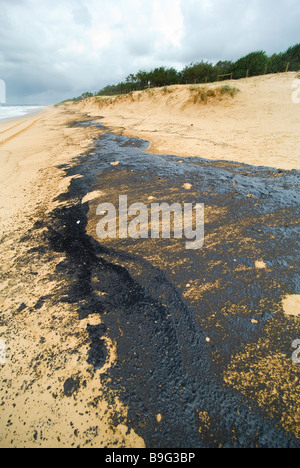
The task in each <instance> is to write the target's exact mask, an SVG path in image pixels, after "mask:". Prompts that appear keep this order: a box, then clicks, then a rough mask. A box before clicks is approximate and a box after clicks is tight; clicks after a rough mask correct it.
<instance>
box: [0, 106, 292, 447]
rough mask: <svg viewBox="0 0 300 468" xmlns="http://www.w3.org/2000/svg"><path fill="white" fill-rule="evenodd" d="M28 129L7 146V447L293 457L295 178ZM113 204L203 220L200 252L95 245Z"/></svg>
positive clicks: (101, 134) (100, 136) (46, 126)
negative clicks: (267, 452)
mask: <svg viewBox="0 0 300 468" xmlns="http://www.w3.org/2000/svg"><path fill="white" fill-rule="evenodd" d="M75 121H77V124H76V123H75ZM82 121H84V122H83V123H80V122H82ZM31 124H32V125H31ZM24 125H25V124H24ZM28 125H29V126H28V128H27V130H24V132H23V133H22V134H21V135H17V136H16V137H15V138H11V139H10V140H9V141H6V142H5V143H4V144H2V145H1V137H2V138H3V139H4V136H3V135H5V134H2V135H1V134H0V145H1V146H0V156H1V157H2V158H3V159H2V160H3V161H6V162H5V163H3V165H4V168H3V173H2V174H3V176H2V177H3V179H2V185H1V191H2V193H1V195H2V198H1V199H2V200H3V201H5V203H4V202H3V203H2V206H1V228H2V233H1V265H2V267H1V269H2V271H1V295H2V306H1V315H0V319H1V323H0V331H1V334H0V339H3V340H5V342H6V364H5V365H3V366H1V369H0V371H1V381H0V405H1V406H0V428H1V429H0V446H2V447H6V446H11V447H14V446H17V447H23V446H25V447H39V446H42V447H47V446H57V447H76V446H80V447H128V448H129V447H143V446H147V447H153V448H154V447H168V448H172V447H175V448H179V447H185V448H187V447H299V444H300V443H299V439H300V433H299V427H300V425H299V422H300V420H299V416H300V415H299V394H298V390H297V389H298V386H297V382H298V379H299V366H297V365H295V364H293V362H292V359H291V357H292V353H293V348H292V343H293V341H294V340H295V339H296V338H297V337H298V336H297V335H298V330H299V318H298V317H297V315H292V314H291V313H289V312H290V309H289V307H293V305H292V306H290V304H295V303H297V302H295V301H297V300H296V297H297V295H298V294H299V291H300V285H299V271H298V269H299V246H298V241H297V239H299V229H298V226H297V224H298V223H299V171H297V170H291V171H286V170H284V169H274V168H263V167H255V166H250V165H245V164H241V163H230V162H226V161H214V162H212V161H209V160H208V159H203V158H194V157H187V158H182V157H178V156H174V155H157V154H152V153H149V152H147V153H145V152H144V151H145V150H147V149H148V148H149V143H148V142H147V141H145V140H139V139H137V138H130V137H127V136H122V135H117V134H116V133H114V132H112V131H109V130H107V129H105V128H103V127H102V126H101V124H100V125H99V124H93V123H92V122H91V121H90V120H89V119H88V118H87V117H84V115H80V114H79V112H78V110H77V111H75V110H74V109H73V110H71V109H70V108H69V107H64V108H59V109H50V110H49V111H47V112H46V113H45V114H44V115H43V117H41V118H40V119H39V120H38V121H35V120H34V118H32V120H28ZM25 126H27V124H26V125H25ZM14 130H15V131H17V130H20V129H18V127H16V128H15V129H14ZM0 131H1V128H0ZM10 131H11V130H10ZM9 135H10V136H11V134H9ZM54 141H55V145H53V142H54ZM119 194H127V195H128V199H129V204H130V203H132V202H136V201H139V202H143V203H145V204H146V205H147V206H149V205H150V203H151V201H153V200H155V201H157V202H163V201H166V202H167V203H169V204H171V203H172V202H179V203H183V202H194V201H195V200H197V201H198V202H200V203H204V204H205V245H204V247H203V249H200V250H198V251H187V250H186V249H185V244H184V242H183V241H180V240H177V239H170V240H166V239H153V240H149V239H148V240H145V239H144V240H143V239H138V240H132V239H118V240H110V239H107V240H105V241H99V239H97V236H96V224H97V221H98V219H99V217H97V216H96V208H97V206H98V204H99V203H100V202H101V203H102V202H105V201H107V202H110V203H114V204H116V205H117V200H118V196H119ZM149 197H151V201H150V199H149ZM7 200H9V203H7Z"/></svg>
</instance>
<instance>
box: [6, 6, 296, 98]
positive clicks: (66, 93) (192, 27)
mask: <svg viewBox="0 0 300 468" xmlns="http://www.w3.org/2000/svg"><path fill="white" fill-rule="evenodd" d="M299 24H300V2H299V0H285V1H284V2H283V1H282V0H273V1H271V0H247V1H246V0H240V1H239V2H236V1H233V0H201V1H199V0H114V2H112V1H111V0H101V1H99V0H76V2H74V0H60V1H58V0H13V1H12V0H0V78H2V79H4V80H5V81H6V84H7V98H8V102H14V103H16V102H20V103H22V102H26V103H28V102H30V101H31V102H34V103H41V104H47V103H51V102H57V101H59V100H62V99H65V98H68V97H73V96H76V95H79V94H81V93H82V92H84V91H87V90H91V91H96V90H99V89H100V88H102V87H103V86H105V85H106V84H108V83H113V82H117V81H119V80H121V79H123V78H124V77H125V76H127V75H128V74H129V73H131V72H136V71H137V70H139V69H141V68H145V69H150V68H152V67H154V66H160V65H163V64H166V65H168V66H175V67H177V68H181V67H184V66H185V65H186V64H188V63H190V62H191V61H200V60H202V59H204V60H209V61H217V60H219V59H236V58H238V57H241V56H242V55H244V54H246V53H248V52H250V51H253V50H258V49H264V50H266V51H267V52H268V53H269V54H272V53H274V52H279V51H284V50H286V49H287V48H288V47H289V46H290V45H293V44H295V43H297V42H299Z"/></svg>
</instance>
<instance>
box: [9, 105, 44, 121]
mask: <svg viewBox="0 0 300 468" xmlns="http://www.w3.org/2000/svg"><path fill="white" fill-rule="evenodd" d="M44 108H45V107H44V106H0V122H6V121H8V120H13V119H17V118H19V117H25V116H27V115H31V114H36V113H38V112H41V111H42V110H43V109H44Z"/></svg>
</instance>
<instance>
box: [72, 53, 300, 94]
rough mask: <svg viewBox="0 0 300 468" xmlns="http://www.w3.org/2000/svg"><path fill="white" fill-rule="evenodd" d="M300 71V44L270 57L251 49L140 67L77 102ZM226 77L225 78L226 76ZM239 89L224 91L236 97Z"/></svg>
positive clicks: (166, 91)
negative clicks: (224, 57)
mask: <svg viewBox="0 0 300 468" xmlns="http://www.w3.org/2000/svg"><path fill="white" fill-rule="evenodd" d="M287 69H288V70H289V71H300V44H297V45H295V46H293V47H290V48H289V49H288V50H287V51H286V52H284V53H279V54H274V55H272V56H271V57H268V56H267V54H266V53H265V52H264V51H258V52H252V53H251V54H248V55H246V56H245V57H242V58H241V59H239V60H237V61H236V62H231V61H220V62H218V63H217V64H216V65H213V64H212V63H208V62H203V61H202V62H198V63H191V64H190V65H188V66H186V67H185V68H184V69H183V70H181V71H178V70H176V69H175V68H166V67H159V68H155V69H154V70H151V71H150V72H147V71H143V70H140V71H139V72H138V73H136V74H130V75H128V76H127V78H126V80H125V81H124V82H121V83H118V84H116V85H108V86H106V87H105V88H103V89H101V90H100V91H98V92H96V93H89V92H87V93H83V94H82V95H81V96H79V97H78V98H74V99H73V100H74V101H80V100H82V99H86V98H88V97H92V96H113V95H122V94H129V93H131V92H133V91H140V90H144V89H147V88H150V87H151V88H157V87H162V88H163V89H164V91H163V92H164V93H168V92H170V90H169V88H168V87H169V86H171V85H176V84H194V85H195V84H197V83H198V84H200V83H212V82H215V81H217V80H221V79H223V78H224V77H222V76H221V75H226V74H231V73H232V78H233V79H234V80H237V79H240V78H245V77H247V76H259V75H264V74H266V73H282V72H285V71H287ZM225 78H226V77H225ZM237 91H238V90H237V88H231V90H230V91H228V90H225V88H224V93H223V94H225V93H229V94H231V95H232V96H234V95H235V94H236V93H237ZM200 99H201V100H203V101H205V100H206V99H207V96H205V93H204V92H202V98H201V93H200Z"/></svg>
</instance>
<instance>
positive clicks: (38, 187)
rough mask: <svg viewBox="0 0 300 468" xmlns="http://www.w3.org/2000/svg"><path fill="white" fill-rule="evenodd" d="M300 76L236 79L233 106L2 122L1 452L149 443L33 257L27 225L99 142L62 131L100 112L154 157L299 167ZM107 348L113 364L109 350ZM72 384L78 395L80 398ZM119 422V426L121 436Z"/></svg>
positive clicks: (152, 99) (123, 101) (73, 111)
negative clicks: (129, 423) (298, 97)
mask: <svg viewBox="0 0 300 468" xmlns="http://www.w3.org/2000/svg"><path fill="white" fill-rule="evenodd" d="M295 78H296V74H293V73H289V74H282V75H278V76H266V77H260V78H251V79H248V80H241V81H238V82H234V83H233V85H234V86H238V87H239V89H240V90H241V92H240V93H239V94H238V95H237V96H236V97H235V98H234V99H233V98H231V97H224V98H223V99H222V100H211V101H209V102H208V103H207V104H204V103H198V104H194V102H193V95H192V93H191V91H190V87H189V86H183V87H177V86H175V87H170V88H169V89H166V90H163V89H158V90H149V91H144V92H142V93H138V92H137V93H133V94H132V96H127V97H121V98H118V99H115V100H113V101H110V100H109V101H107V100H102V99H96V98H93V99H90V100H87V101H85V102H82V103H79V104H77V105H75V104H67V105H64V106H61V107H59V108H51V109H47V110H46V111H44V112H43V113H42V114H40V115H35V116H31V117H28V118H25V119H19V120H17V121H14V122H13V121H11V122H6V123H3V124H0V158H1V174H0V179H1V184H0V197H1V198H0V220H1V221H0V238H1V248H0V262H1V286H0V288H1V311H0V314H1V315H0V340H3V341H4V342H5V347H6V364H5V365H1V363H0V447H8V446H10V447H13V446H17V447H38V446H43V447H47V446H52V447H53V446H59V447H62V446H66V447H71V446H86V447H90V446H98V447H101V446H102V447H103V446H107V447H114V446H116V445H117V446H119V447H120V446H126V447H143V446H144V442H143V440H142V439H141V438H140V437H138V435H137V434H135V433H134V432H133V431H132V430H130V431H129V430H128V428H127V427H126V414H127V408H126V407H124V405H122V404H121V403H120V401H119V400H118V398H117V396H116V395H113V394H111V395H109V398H108V396H107V389H102V388H101V385H100V384H99V382H100V377H101V372H102V371H103V369H102V371H101V370H98V371H97V372H96V373H94V372H92V371H91V369H92V366H89V365H88V364H87V353H88V348H89V339H88V335H87V332H86V323H85V322H84V321H82V320H81V321H79V319H78V316H77V313H76V310H74V308H73V307H72V306H71V305H70V304H67V303H65V304H55V305H53V304H52V305H51V304H50V303H47V297H48V296H50V295H51V292H52V291H53V289H54V288H56V287H57V284H56V282H55V267H56V265H57V264H58V262H59V261H60V258H59V257H60V255H59V254H54V255H53V254H52V256H49V255H48V254H47V252H45V256H44V258H43V259H42V260H41V258H40V257H39V256H37V255H36V254H35V250H34V249H35V247H37V245H38V244H39V242H40V239H37V238H35V234H34V230H33V229H32V228H33V226H34V224H35V223H36V222H38V221H40V220H41V219H42V218H43V216H45V215H46V214H47V213H48V212H50V211H51V210H52V209H53V208H54V206H56V205H58V203H59V202H57V201H56V202H55V201H54V199H55V197H56V196H57V195H58V194H60V193H61V192H62V191H63V189H64V188H66V187H67V185H68V184H69V182H70V179H66V178H63V177H62V175H63V171H62V169H59V168H58V166H59V165H61V164H67V163H68V162H70V161H71V160H72V158H74V157H76V156H78V155H79V154H81V153H82V152H84V151H85V149H87V148H88V147H89V146H91V145H92V141H93V136H95V135H96V134H97V133H98V129H97V128H91V127H87V128H84V127H80V128H79V127H77V128H71V127H69V126H68V125H67V124H68V123H69V122H70V121H72V120H74V119H80V114H88V115H90V116H93V117H97V118H99V116H100V115H103V116H104V124H106V125H108V126H110V127H111V128H113V129H114V130H115V131H119V132H120V133H123V134H125V135H127V136H137V137H140V138H143V139H147V140H149V141H150V142H151V147H150V148H149V151H150V152H160V153H170V154H175V155H176V154H177V155H181V156H199V157H203V158H210V159H223V160H236V161H241V162H245V163H249V164H254V165H267V166H272V167H277V168H282V169H300V163H299V156H300V141H299V128H300V126H299V124H300V105H296V104H294V103H293V102H292V83H293V81H294V79H295ZM211 86H214V85H211ZM81 117H82V115H81ZM94 195H95V194H92V195H91V196H90V198H89V199H90V200H92V199H93V198H94ZM62 260H63V259H62ZM258 267H259V268H262V265H259V266H258ZM49 278H52V281H49ZM41 296H43V297H44V298H45V300H44V301H42V302H39V300H40V298H41ZM93 320H95V322H93ZM89 321H91V324H97V323H98V321H99V319H98V318H97V317H94V318H93V317H90V318H89ZM107 347H108V348H109V349H110V351H111V353H110V360H109V362H107V364H106V365H111V364H112V363H113V359H114V357H113V356H114V352H115V351H114V350H115V343H107ZM78 379H80V380H81V382H84V386H83V388H82V389H81V392H80V396H78V397H77V394H76V383H77V381H78ZM104 390H106V391H105V393H104ZM115 416H118V417H119V418H123V420H124V424H122V425H120V426H118V427H117V428H116V427H114V425H113V423H112V421H113V419H114V418H115Z"/></svg>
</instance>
